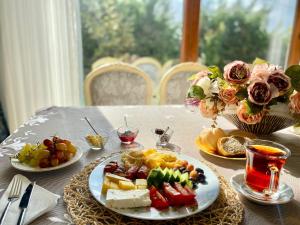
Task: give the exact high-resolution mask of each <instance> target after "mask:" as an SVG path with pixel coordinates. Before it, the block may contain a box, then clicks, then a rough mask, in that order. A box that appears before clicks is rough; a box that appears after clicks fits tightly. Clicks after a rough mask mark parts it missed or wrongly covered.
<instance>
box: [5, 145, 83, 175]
mask: <svg viewBox="0 0 300 225" xmlns="http://www.w3.org/2000/svg"><path fill="white" fill-rule="evenodd" d="M82 155H83V152H82V151H81V150H80V149H79V148H77V152H76V154H75V155H74V157H73V158H72V159H70V160H69V161H67V162H65V163H62V164H59V165H58V166H54V167H46V168H40V167H31V166H29V165H27V164H25V163H20V162H19V160H18V159H15V158H11V159H10V163H11V165H12V166H13V167H14V168H16V169H17V170H20V171H24V172H36V173H38V172H46V171H53V170H59V169H62V168H65V167H67V166H70V165H72V164H74V163H76V162H77V161H79V160H80V158H81V157H82Z"/></svg>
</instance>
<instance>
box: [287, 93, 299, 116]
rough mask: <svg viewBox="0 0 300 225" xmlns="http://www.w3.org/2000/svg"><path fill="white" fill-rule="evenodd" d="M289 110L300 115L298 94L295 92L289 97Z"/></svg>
mask: <svg viewBox="0 0 300 225" xmlns="http://www.w3.org/2000/svg"><path fill="white" fill-rule="evenodd" d="M289 108H290V110H291V112H292V113H295V114H300V92H295V93H294V94H292V95H291V96H290V104H289Z"/></svg>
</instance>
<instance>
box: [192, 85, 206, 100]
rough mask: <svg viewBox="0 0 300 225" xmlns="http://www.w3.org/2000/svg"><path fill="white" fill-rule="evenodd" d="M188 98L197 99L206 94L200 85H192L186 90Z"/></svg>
mask: <svg viewBox="0 0 300 225" xmlns="http://www.w3.org/2000/svg"><path fill="white" fill-rule="evenodd" d="M188 97H189V98H197V99H199V100H202V99H204V98H205V97H206V96H205V94H204V91H203V88H202V87H200V86H196V85H193V86H191V87H190V89H189V92H188Z"/></svg>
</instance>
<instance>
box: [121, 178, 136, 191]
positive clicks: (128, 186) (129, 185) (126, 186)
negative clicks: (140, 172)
mask: <svg viewBox="0 0 300 225" xmlns="http://www.w3.org/2000/svg"><path fill="white" fill-rule="evenodd" d="M119 188H120V189H121V190H133V189H135V185H134V184H133V182H131V181H123V180H120V181H119Z"/></svg>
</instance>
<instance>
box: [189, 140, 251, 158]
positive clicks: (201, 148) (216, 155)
mask: <svg viewBox="0 0 300 225" xmlns="http://www.w3.org/2000/svg"><path fill="white" fill-rule="evenodd" d="M195 144H196V146H197V148H198V149H199V150H200V151H201V152H204V153H205V154H208V155H211V156H215V157H218V158H222V159H230V160H246V157H226V156H222V155H219V154H216V153H213V152H210V151H208V150H207V149H206V148H205V147H204V146H202V145H201V144H200V142H199V136H198V137H197V138H196V140H195Z"/></svg>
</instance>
